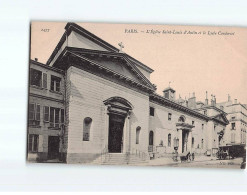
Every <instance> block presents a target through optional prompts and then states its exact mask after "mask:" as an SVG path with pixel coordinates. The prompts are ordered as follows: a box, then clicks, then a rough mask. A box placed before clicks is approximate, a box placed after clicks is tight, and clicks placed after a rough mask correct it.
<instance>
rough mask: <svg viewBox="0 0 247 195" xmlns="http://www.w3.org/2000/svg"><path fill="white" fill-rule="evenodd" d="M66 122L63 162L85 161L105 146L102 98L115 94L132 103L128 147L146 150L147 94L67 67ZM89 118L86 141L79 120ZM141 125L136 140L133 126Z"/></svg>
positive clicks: (81, 122) (105, 116)
mask: <svg viewBox="0 0 247 195" xmlns="http://www.w3.org/2000/svg"><path fill="white" fill-rule="evenodd" d="M68 71H69V72H70V77H69V79H70V89H69V92H68V93H69V94H70V96H69V124H68V149H67V152H68V155H67V162H69V163H73V162H85V161H86V160H92V159H94V158H96V157H97V156H98V155H99V154H100V153H101V152H102V151H103V150H104V149H105V148H107V147H108V146H107V145H106V142H107V140H108V129H107V123H108V121H107V114H106V111H107V110H106V106H105V105H104V103H103V101H104V100H107V99H108V98H111V97H114V96H119V97H122V98H125V99H127V100H128V101H129V102H130V103H131V104H132V105H133V107H134V109H133V112H132V113H131V116H130V129H131V150H135V149H138V150H140V151H147V148H148V139H147V138H148V136H147V135H148V129H149V128H148V120H147V119H148V114H149V96H148V94H142V93H140V92H137V91H134V90H131V89H129V88H126V87H123V86H120V85H119V84H115V83H113V82H111V81H108V80H105V79H103V78H100V77H98V76H95V75H93V74H91V73H88V72H85V71H83V70H81V69H78V68H75V67H70V68H69V70H68ZM85 117H91V118H92V125H91V130H90V141H82V137H83V120H84V118H85ZM138 126H140V127H141V132H140V143H139V144H136V142H135V141H136V127H138Z"/></svg>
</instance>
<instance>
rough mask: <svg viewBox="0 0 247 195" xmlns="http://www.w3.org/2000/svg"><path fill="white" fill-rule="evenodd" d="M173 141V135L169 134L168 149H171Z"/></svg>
mask: <svg viewBox="0 0 247 195" xmlns="http://www.w3.org/2000/svg"><path fill="white" fill-rule="evenodd" d="M171 140H172V136H171V134H170V133H169V134H168V142H167V145H168V147H171Z"/></svg>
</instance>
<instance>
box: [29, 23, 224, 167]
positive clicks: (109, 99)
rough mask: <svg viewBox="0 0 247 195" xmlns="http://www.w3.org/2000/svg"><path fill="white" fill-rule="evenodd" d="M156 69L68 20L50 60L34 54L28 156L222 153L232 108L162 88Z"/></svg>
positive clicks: (93, 159)
mask: <svg viewBox="0 0 247 195" xmlns="http://www.w3.org/2000/svg"><path fill="white" fill-rule="evenodd" d="M152 72H153V70H152V69H151V68H149V67H148V66H146V65H144V64H143V63H141V62H140V61H138V60H136V59H134V58H133V57H131V56H130V55H128V54H126V53H124V52H122V51H121V49H120V50H119V49H117V48H115V47H114V46H112V45H110V44H109V43H107V42H105V41H104V40H102V39H100V38H99V37H97V36H95V35H93V34H92V33H90V32H88V31H87V30H85V29H84V28H82V27H80V26H78V25H77V24H74V23H68V24H67V25H66V26H65V32H64V34H63V36H62V38H61V39H60V41H59V43H58V44H57V46H56V48H55V49H54V51H53V53H52V54H51V56H50V58H49V59H48V61H47V63H46V65H44V64H41V63H39V62H37V61H35V60H30V86H29V88H30V89H29V125H28V160H29V161H32V160H34V161H47V160H52V159H59V160H60V161H63V162H66V163H112V164H114V163H115V164H118V163H122V164H125V163H127V164H128V163H130V164H131V163H140V162H142V161H146V160H149V159H150V158H156V157H169V156H171V155H172V153H174V151H175V150H174V147H177V150H178V153H179V154H180V155H181V154H182V153H184V154H185V153H188V152H194V153H195V154H197V155H202V154H207V155H214V154H215V153H216V152H217V149H218V146H219V144H221V143H223V142H224V136H222V132H224V131H225V128H226V125H227V124H228V120H227V118H226V113H225V112H224V111H223V110H221V109H219V108H217V106H216V101H215V100H214V99H213V98H212V101H211V104H209V103H208V99H207V97H206V100H205V102H204V103H203V102H197V101H196V97H195V94H193V96H192V97H191V98H189V99H188V100H183V99H182V98H180V97H179V98H178V99H176V91H175V90H174V89H172V88H171V87H168V88H166V89H165V90H164V95H163V96H161V95H158V94H157V93H156V92H155V91H156V87H155V85H154V84H152V83H151V82H150V74H151V73H152ZM109 157H110V158H109ZM114 160H115V161H114ZM110 161H112V162H110Z"/></svg>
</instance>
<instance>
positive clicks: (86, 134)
mask: <svg viewBox="0 0 247 195" xmlns="http://www.w3.org/2000/svg"><path fill="white" fill-rule="evenodd" d="M92 121H93V120H92V118H90V117H86V118H84V121H83V139H82V140H83V141H89V139H90V128H91V125H92Z"/></svg>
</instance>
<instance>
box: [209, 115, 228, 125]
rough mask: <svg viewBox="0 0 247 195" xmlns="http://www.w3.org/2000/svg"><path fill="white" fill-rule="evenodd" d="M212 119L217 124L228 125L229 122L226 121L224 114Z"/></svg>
mask: <svg viewBox="0 0 247 195" xmlns="http://www.w3.org/2000/svg"><path fill="white" fill-rule="evenodd" d="M212 118H213V119H215V120H217V121H219V122H222V123H225V124H228V123H229V121H228V120H227V118H226V116H225V115H224V114H218V115H216V116H214V117H212Z"/></svg>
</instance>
